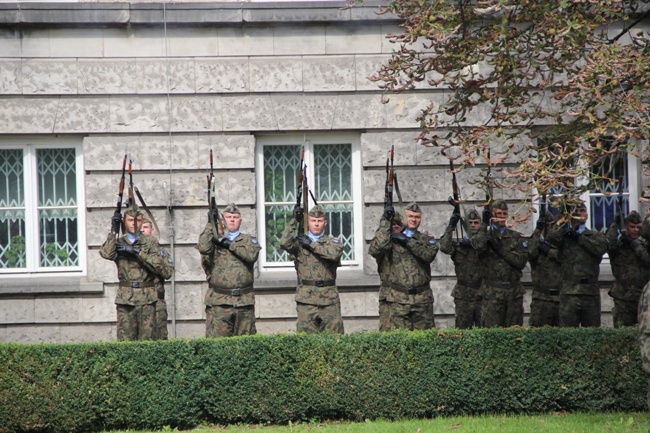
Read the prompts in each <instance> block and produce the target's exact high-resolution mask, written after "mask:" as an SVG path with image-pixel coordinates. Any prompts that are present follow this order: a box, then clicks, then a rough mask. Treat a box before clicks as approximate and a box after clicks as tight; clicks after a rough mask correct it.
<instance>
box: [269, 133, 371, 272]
mask: <svg viewBox="0 0 650 433" xmlns="http://www.w3.org/2000/svg"><path fill="white" fill-rule="evenodd" d="M258 143H259V145H258V147H257V158H258V164H257V166H258V167H260V168H261V170H260V173H259V176H260V178H259V179H258V194H257V196H258V197H259V198H260V206H258V221H260V229H259V230H258V236H259V238H260V243H261V244H262V245H263V246H264V250H263V252H262V255H261V260H260V263H261V266H262V268H267V269H268V268H274V267H275V268H282V267H285V268H286V267H287V266H292V263H290V262H289V256H288V254H287V253H286V252H285V251H284V250H282V249H281V248H280V236H281V235H282V231H283V230H284V228H285V227H286V224H287V223H288V222H289V220H290V218H291V214H292V210H293V207H294V205H295V204H296V182H297V169H298V167H299V166H300V149H301V146H304V148H305V164H306V165H307V179H308V184H309V189H310V190H312V192H313V194H314V197H315V198H316V200H317V202H318V204H320V205H321V206H323V207H324V208H325V211H326V213H327V219H328V229H329V230H327V229H326V233H329V234H331V235H332V236H336V237H339V238H340V239H341V242H343V245H344V252H343V258H342V264H343V265H344V266H360V265H361V262H362V257H363V239H362V236H361V234H362V220H361V200H360V198H361V187H360V185H361V173H360V170H358V169H357V167H359V166H360V155H359V137H358V136H357V135H354V136H341V135H334V134H332V135H316V134H311V135H307V136H303V135H302V134H300V135H299V136H298V135H295V136H284V135H283V136H263V137H260V138H259V140H258ZM309 203H310V204H309V206H310V207H311V206H313V205H314V201H313V199H312V198H311V197H310V199H309ZM306 211H307V210H306Z"/></svg>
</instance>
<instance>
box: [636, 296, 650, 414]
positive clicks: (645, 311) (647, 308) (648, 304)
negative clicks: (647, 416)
mask: <svg viewBox="0 0 650 433" xmlns="http://www.w3.org/2000/svg"><path fill="white" fill-rule="evenodd" d="M638 321H639V347H640V349H641V361H642V363H643V370H644V371H645V372H646V373H647V374H650V283H648V284H646V285H645V287H644V288H643V293H642V294H641V299H639V312H638ZM648 385H649V386H648V407H650V381H649V382H648Z"/></svg>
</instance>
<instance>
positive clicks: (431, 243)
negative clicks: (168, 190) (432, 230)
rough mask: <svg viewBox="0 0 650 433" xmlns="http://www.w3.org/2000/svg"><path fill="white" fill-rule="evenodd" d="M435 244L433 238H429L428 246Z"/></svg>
mask: <svg viewBox="0 0 650 433" xmlns="http://www.w3.org/2000/svg"><path fill="white" fill-rule="evenodd" d="M435 243H436V240H435V239H434V238H432V237H431V238H429V244H430V245H435Z"/></svg>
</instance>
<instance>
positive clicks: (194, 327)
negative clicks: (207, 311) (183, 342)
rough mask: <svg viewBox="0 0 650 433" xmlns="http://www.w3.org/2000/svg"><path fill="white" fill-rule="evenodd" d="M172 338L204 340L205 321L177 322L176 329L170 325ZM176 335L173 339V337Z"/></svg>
mask: <svg viewBox="0 0 650 433" xmlns="http://www.w3.org/2000/svg"><path fill="white" fill-rule="evenodd" d="M168 329H169V337H170V338H203V337H205V320H202V321H192V322H176V329H174V328H172V325H171V324H169V326H168ZM174 334H175V335H176V336H175V337H172V335H174Z"/></svg>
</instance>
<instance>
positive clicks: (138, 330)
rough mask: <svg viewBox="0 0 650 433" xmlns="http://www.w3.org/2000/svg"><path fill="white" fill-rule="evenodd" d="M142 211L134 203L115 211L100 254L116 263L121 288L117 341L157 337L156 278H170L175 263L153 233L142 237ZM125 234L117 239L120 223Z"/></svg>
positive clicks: (117, 300) (118, 303)
mask: <svg viewBox="0 0 650 433" xmlns="http://www.w3.org/2000/svg"><path fill="white" fill-rule="evenodd" d="M141 215H142V214H141V213H140V211H139V210H138V208H137V206H136V205H135V203H134V202H132V203H131V207H130V208H128V209H127V210H126V211H125V212H124V217H122V216H121V215H120V213H119V212H115V214H114V215H113V218H112V219H111V232H110V233H109V234H108V237H107V239H106V241H105V242H104V244H103V245H102V247H101V249H100V250H99V254H100V255H101V256H102V257H103V258H104V259H106V260H111V261H114V262H115V265H116V266H117V274H118V278H119V287H118V289H117V296H116V298H115V304H116V305H117V339H118V340H155V339H157V338H159V337H158V333H157V329H158V327H157V321H156V302H157V301H158V296H157V294H156V287H155V285H156V283H155V280H156V279H157V278H161V279H163V280H166V279H168V278H169V277H171V275H172V270H173V265H172V264H171V263H169V262H167V259H166V258H165V255H164V254H161V252H162V249H161V248H160V245H158V242H157V241H156V240H155V239H154V238H153V237H152V236H141V233H140V223H141V221H142V219H141V218H139V217H140V216H141ZM122 223H123V224H124V228H125V231H126V233H125V235H124V236H122V237H120V238H118V237H117V236H118V234H119V230H120V225H121V224H122Z"/></svg>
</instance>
